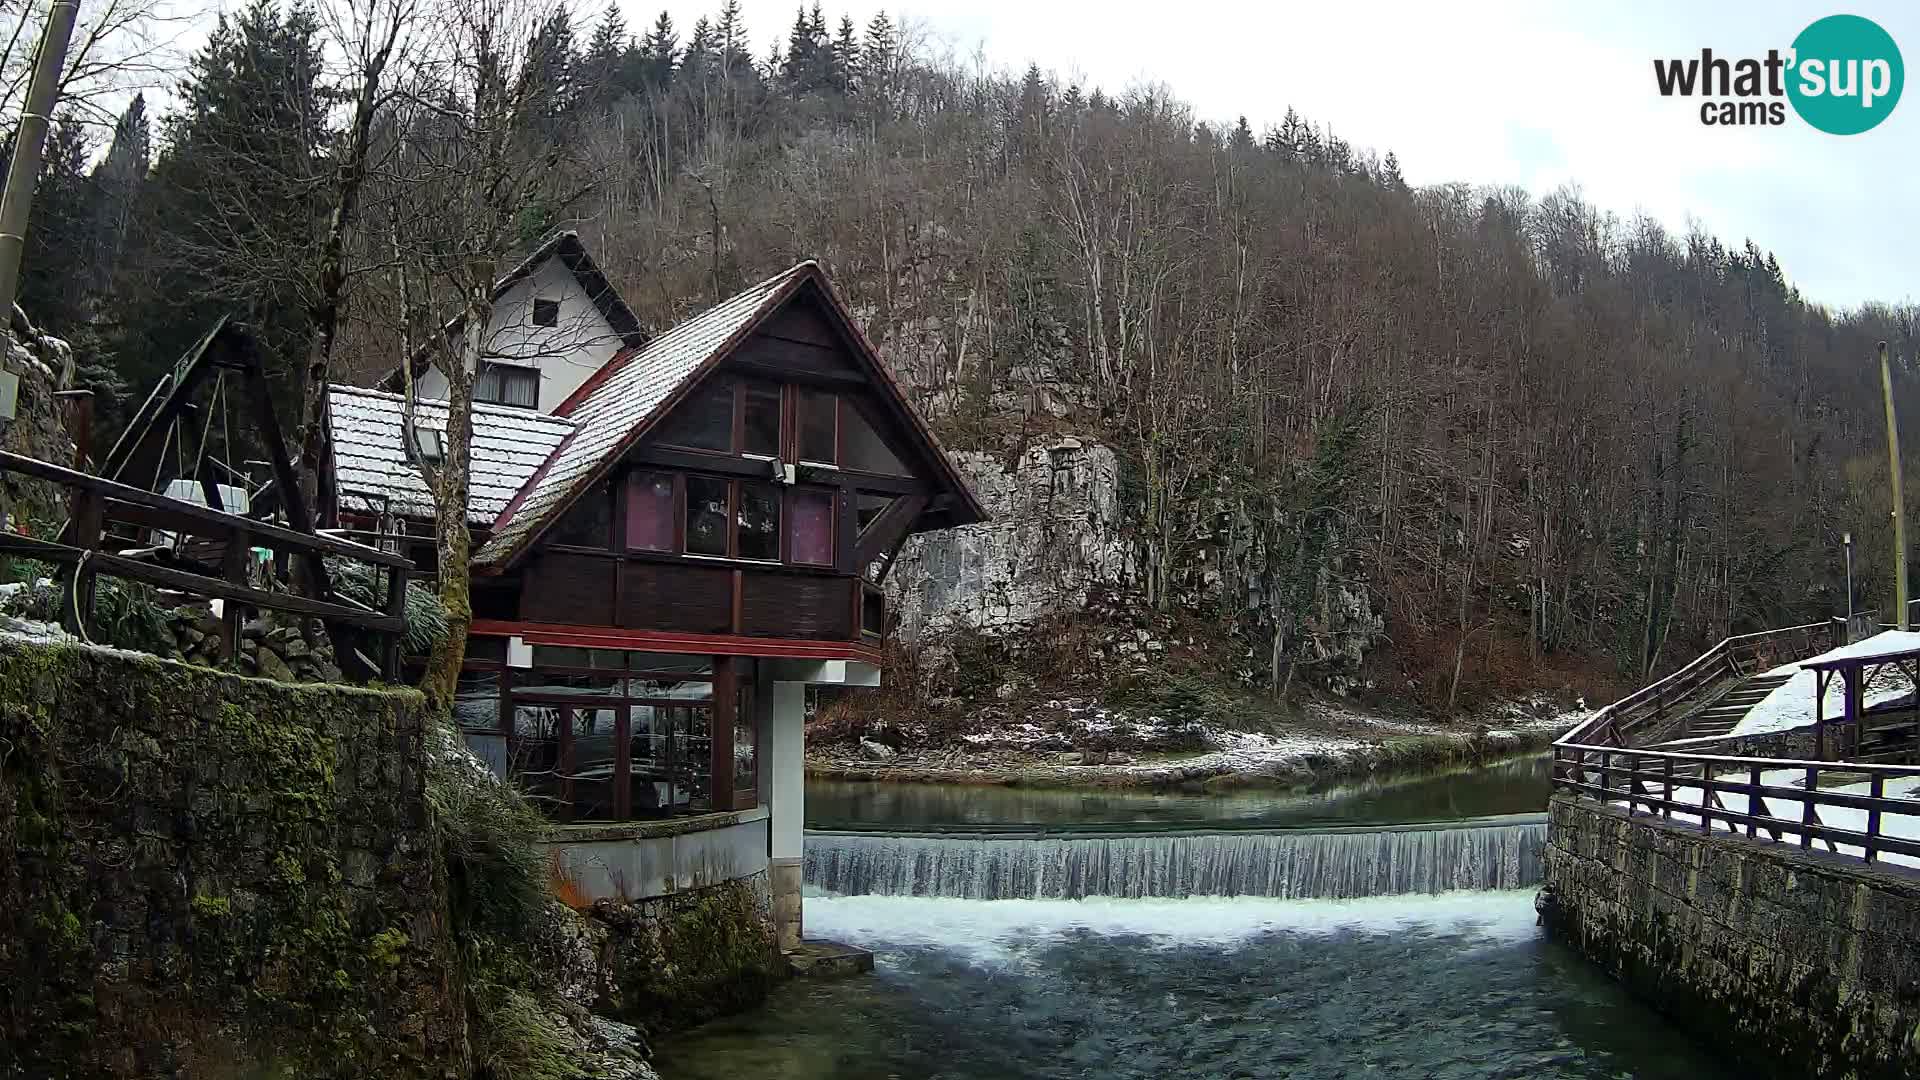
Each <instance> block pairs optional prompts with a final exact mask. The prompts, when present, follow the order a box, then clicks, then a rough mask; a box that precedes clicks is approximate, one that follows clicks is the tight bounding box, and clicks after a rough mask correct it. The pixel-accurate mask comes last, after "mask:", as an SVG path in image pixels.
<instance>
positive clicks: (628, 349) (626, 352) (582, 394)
mask: <svg viewBox="0 0 1920 1080" xmlns="http://www.w3.org/2000/svg"><path fill="white" fill-rule="evenodd" d="M645 350H646V346H644V345H627V346H623V347H622V348H621V349H620V351H619V352H617V353H614V354H613V355H612V356H610V357H608V358H607V362H606V363H604V364H601V365H600V370H598V371H596V372H594V373H593V374H591V375H589V376H587V381H586V382H583V383H581V384H580V385H579V386H576V387H574V388H573V393H571V394H568V395H567V399H566V400H565V401H562V402H561V403H560V404H558V405H556V406H554V407H553V415H555V416H565V415H567V414H568V413H570V412H572V411H573V407H574V406H576V405H578V404H580V403H581V402H583V401H585V400H587V398H589V397H591V396H593V392H594V391H596V390H598V389H600V385H601V384H602V383H604V382H606V381H607V380H608V379H610V378H612V377H613V373H614V372H616V371H619V370H620V369H621V368H623V367H626V366H627V361H629V360H632V359H633V358H634V357H636V356H639V355H640V354H641V353H642V352H644V351H645Z"/></svg>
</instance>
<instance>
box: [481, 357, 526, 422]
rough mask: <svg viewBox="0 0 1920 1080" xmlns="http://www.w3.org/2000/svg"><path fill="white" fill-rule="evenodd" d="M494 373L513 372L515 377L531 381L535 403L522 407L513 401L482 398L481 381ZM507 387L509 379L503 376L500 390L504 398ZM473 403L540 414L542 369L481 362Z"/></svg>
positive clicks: (497, 362) (490, 361)
mask: <svg viewBox="0 0 1920 1080" xmlns="http://www.w3.org/2000/svg"><path fill="white" fill-rule="evenodd" d="M493 371H500V372H512V373H513V374H514V375H515V376H518V377H525V378H526V379H528V380H529V381H531V382H532V384H533V394H532V397H533V403H532V404H530V405H520V404H516V403H514V402H511V401H504V400H497V399H495V398H489V397H481V396H480V380H482V379H483V378H485V377H486V376H487V375H488V374H489V373H490V372H493ZM506 386H507V378H506V376H505V375H504V374H503V375H501V376H500V388H501V391H502V397H504V395H505V390H506ZM473 402H474V404H476V405H498V406H500V407H501V408H503V409H527V410H529V411H532V412H539V411H540V369H539V368H537V367H527V366H525V365H522V364H507V363H502V362H501V361H499V360H482V361H480V370H479V371H477V372H475V373H474V376H473Z"/></svg>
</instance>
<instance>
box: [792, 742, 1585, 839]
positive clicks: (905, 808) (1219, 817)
mask: <svg viewBox="0 0 1920 1080" xmlns="http://www.w3.org/2000/svg"><path fill="white" fill-rule="evenodd" d="M1551 779H1552V761H1551V760H1550V759H1549V758H1548V757H1547V756H1546V755H1544V754H1538V755H1529V756H1526V757H1520V758H1514V759H1512V760H1510V761H1504V762H1499V763H1496V764H1493V765H1489V766H1485V767H1483V768H1478V769H1469V770H1461V771H1457V772H1451V773H1444V774H1438V775H1435V774H1425V775H1411V776H1406V775H1403V776H1385V777H1376V778H1372V779H1368V780H1365V781H1357V782H1348V783H1343V784H1338V785H1334V786H1331V787H1327V788H1323V789H1320V790H1314V791H1236V792H1228V793H1223V794H1217V795H1202V794H1181V793H1174V792H1152V791H1135V790H1129V789H1101V788H1027V787H999V786H990V785H966V786H963V785H953V784H881V783H853V782H848V781H832V780H809V781H808V782H807V826H808V827H809V828H815V829H843V828H849V827H881V828H909V827H913V826H943V825H960V826H970V827H979V826H989V825H1007V824H1036V825H1071V824H1078V823H1100V824H1111V823H1118V822H1137V823H1142V824H1156V823H1157V824H1161V825H1165V826H1168V827H1170V828H1176V829H1177V828H1178V827H1179V826H1181V825H1183V824H1192V825H1206V826H1208V827H1218V826H1249V827H1251V826H1258V827H1263V828H1265V827H1289V826H1292V827H1311V826H1319V825H1369V824H1371V825H1386V824H1395V823H1399V822H1405V821H1451V820H1456V819H1459V818H1467V817H1491V816H1495V815H1501V814H1519V813H1529V812H1538V811H1542V810H1545V809H1546V806H1547V793H1548V790H1549V788H1550V787H1551Z"/></svg>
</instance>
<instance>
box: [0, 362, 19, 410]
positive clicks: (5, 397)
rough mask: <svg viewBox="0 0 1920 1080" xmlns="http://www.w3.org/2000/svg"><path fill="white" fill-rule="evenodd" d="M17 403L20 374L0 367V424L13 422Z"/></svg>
mask: <svg viewBox="0 0 1920 1080" xmlns="http://www.w3.org/2000/svg"><path fill="white" fill-rule="evenodd" d="M19 404H20V376H18V375H15V374H14V373H13V372H11V371H8V370H7V369H5V368H0V424H10V423H12V422H13V417H14V410H15V409H16V408H17V407H18V406H19Z"/></svg>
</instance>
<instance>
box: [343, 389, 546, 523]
mask: <svg viewBox="0 0 1920 1080" xmlns="http://www.w3.org/2000/svg"><path fill="white" fill-rule="evenodd" d="M404 417H405V413H404V412H403V411H402V399H401V397H400V395H398V394H389V393H385V392H383V391H379V390H363V389H361V388H359V387H354V386H339V385H335V386H330V387H328V388H327V422H328V424H329V426H330V427H331V430H332V438H333V458H334V478H335V483H336V485H337V486H338V488H339V490H340V500H341V503H342V507H341V508H342V509H344V510H349V511H351V510H358V509H369V510H376V511H377V510H380V509H383V508H384V509H388V510H391V511H392V512H393V513H396V514H400V515H402V516H405V517H415V518H420V517H432V516H433V496H432V494H431V493H430V492H428V491H427V485H426V483H425V482H424V481H423V480H422V479H421V477H420V471H419V470H418V469H416V468H414V466H413V465H412V464H411V463H409V462H408V461H407V455H406V448H405V446H404V445H403V444H402V443H401V441H400V440H401V438H402V437H403V435H402V433H403V432H404V431H405V426H404V424H403V420H404ZM414 419H415V420H416V421H417V422H418V423H419V424H420V426H421V427H425V428H432V429H433V430H435V431H439V432H441V433H442V434H444V433H445V432H446V430H447V403H446V402H444V401H427V400H422V401H417V402H415V403H414ZM573 430H574V425H573V422H572V421H570V420H567V419H564V418H562V417H556V416H542V415H540V414H539V413H534V412H529V411H528V410H526V409H512V408H507V407H505V406H500V405H478V404H476V405H475V406H474V407H473V444H472V449H473V459H472V461H473V464H472V476H471V478H470V480H469V489H468V493H467V521H468V522H469V523H470V524H474V525H480V526H483V527H484V526H487V525H491V524H493V522H494V520H495V519H497V518H498V517H499V516H500V511H502V510H504V509H506V506H507V503H508V502H509V501H511V500H512V499H513V496H514V494H515V493H516V492H518V491H519V490H520V489H521V487H523V486H524V485H525V484H526V482H527V481H528V480H529V479H530V478H531V477H532V476H533V475H534V474H535V473H536V472H538V471H539V470H540V466H541V465H542V464H544V463H545V462H546V461H547V460H548V459H549V458H551V457H552V456H553V452H554V451H555V450H556V449H558V448H559V446H560V444H561V443H563V442H565V441H566V439H567V436H568V435H570V434H572V433H573ZM356 504H358V505H356Z"/></svg>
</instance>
